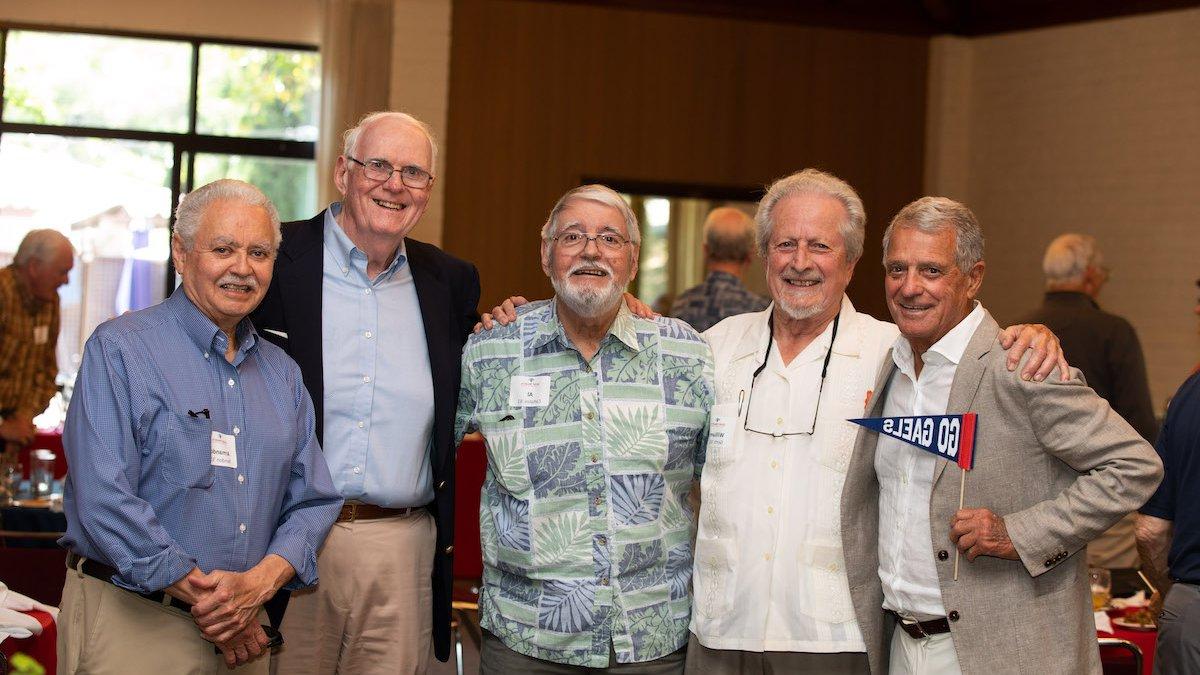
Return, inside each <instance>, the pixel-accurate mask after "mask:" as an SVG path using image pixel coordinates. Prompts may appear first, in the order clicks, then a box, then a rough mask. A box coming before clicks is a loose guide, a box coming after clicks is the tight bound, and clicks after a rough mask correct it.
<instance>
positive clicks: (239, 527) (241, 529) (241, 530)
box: [238, 523, 246, 532]
mask: <svg viewBox="0 0 1200 675" xmlns="http://www.w3.org/2000/svg"><path fill="white" fill-rule="evenodd" d="M245 531H246V524H245V523H242V524H241V525H238V532H245Z"/></svg>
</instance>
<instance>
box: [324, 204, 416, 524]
mask: <svg viewBox="0 0 1200 675" xmlns="http://www.w3.org/2000/svg"><path fill="white" fill-rule="evenodd" d="M340 211H341V204H340V203H334V204H332V205H331V206H330V207H329V209H328V210H326V212H325V237H324V239H325V257H324V263H323V267H322V269H323V272H322V275H323V280H322V283H321V303H322V304H321V322H322V325H321V343H322V344H321V348H322V353H323V354H324V368H323V370H324V378H325V381H324V383H325V437H324V439H323V441H324V443H323V445H324V449H325V461H326V462H328V463H329V472H330V474H332V475H333V483H334V485H336V486H337V488H338V490H339V491H341V493H342V496H343V497H345V498H346V499H348V500H355V501H361V502H365V503H367V504H375V505H377V506H385V507H390V508H400V507H405V506H423V505H425V504H428V503H429V502H432V501H433V469H432V467H431V466H430V459H429V455H430V448H431V446H432V442H433V377H432V375H431V374H430V367H429V350H428V347H427V345H426V343H425V324H424V323H423V322H422V320H421V307H420V304H419V303H418V301H417V289H416V286H415V285H414V284H413V276H412V268H411V267H409V265H408V264H407V263H408V259H407V256H406V255H405V251H404V245H403V244H401V246H400V250H399V251H397V253H396V258H395V259H394V260H393V261H392V263H391V265H389V266H388V268H387V269H385V270H384V271H382V272H380V273H379V275H378V276H376V277H375V278H374V279H370V278H368V277H367V256H366V254H365V253H363V252H362V251H360V250H359V249H358V248H357V247H356V246H355V245H354V243H353V242H351V241H350V238H349V237H347V236H346V233H345V232H344V231H342V228H341V226H340V225H338V223H337V220H336V219H335V218H336V216H337V214H338V213H339V212H340Z"/></svg>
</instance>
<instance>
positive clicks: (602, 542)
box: [596, 535, 608, 546]
mask: <svg viewBox="0 0 1200 675" xmlns="http://www.w3.org/2000/svg"><path fill="white" fill-rule="evenodd" d="M596 543H597V544H600V545H601V546H603V545H605V544H607V543H608V537H606V536H604V535H600V536H598V537H596Z"/></svg>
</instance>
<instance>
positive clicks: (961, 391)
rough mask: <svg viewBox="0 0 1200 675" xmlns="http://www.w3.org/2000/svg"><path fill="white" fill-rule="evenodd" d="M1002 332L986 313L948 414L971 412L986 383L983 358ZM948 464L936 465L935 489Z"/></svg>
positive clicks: (962, 363) (958, 377)
mask: <svg viewBox="0 0 1200 675" xmlns="http://www.w3.org/2000/svg"><path fill="white" fill-rule="evenodd" d="M999 333H1000V326H999V325H998V324H997V323H996V320H995V319H993V318H992V315H991V314H989V313H988V312H987V310H984V317H983V322H982V323H980V324H979V328H976V329H975V334H974V335H972V336H971V341H970V342H968V343H967V349H966V350H965V351H964V352H963V355H962V358H961V359H960V360H959V362H958V367H957V368H956V369H955V370H954V381H953V382H952V383H951V384H950V399H949V400H948V401H947V403H946V414H947V415H958V414H961V413H965V412H971V405H972V404H973V403H974V402H975V394H977V393H978V392H979V384H980V383H981V382H982V381H983V374H984V372H986V371H987V367H986V365H985V361H984V357H985V356H987V355H988V353H989V352H991V351H992V350H993V349H999V348H1000V343H999V342H997V341H996V336H997V335H998V334H999ZM949 464H950V462H938V463H937V468H936V469H935V470H934V473H933V485H934V487H937V482H938V480H939V479H941V477H942V474H943V473H944V472H945V471H946V467H947V466H948V465H949Z"/></svg>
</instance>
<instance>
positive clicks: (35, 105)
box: [0, 24, 321, 423]
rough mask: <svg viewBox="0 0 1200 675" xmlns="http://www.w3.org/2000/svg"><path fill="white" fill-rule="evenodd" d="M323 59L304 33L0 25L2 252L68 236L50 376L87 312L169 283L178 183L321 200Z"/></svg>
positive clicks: (284, 200)
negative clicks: (40, 237) (234, 37)
mask: <svg viewBox="0 0 1200 675" xmlns="http://www.w3.org/2000/svg"><path fill="white" fill-rule="evenodd" d="M320 72H321V68H320V55H319V54H318V53H317V51H316V50H315V49H314V48H312V47H309V46H303V45H277V44H258V43H246V42H237V43H234V42H219V41H213V40H201V39H196V38H187V37H165V36H151V35H124V34H95V33H73V32H65V31H59V30H54V29H30V28H22V27H15V26H5V25H3V24H0V92H2V93H3V99H2V108H0V264H4V265H6V264H8V263H9V262H10V261H11V259H12V256H13V254H14V253H15V252H16V249H17V245H18V244H19V243H20V241H21V238H22V237H24V235H25V233H26V232H28V231H29V230H31V229H35V228H43V227H51V228H55V229H57V230H59V231H61V232H62V233H63V234H65V235H67V236H68V237H69V238H70V239H71V242H72V243H73V244H74V245H75V249H76V251H77V253H78V257H77V258H76V265H75V269H74V271H72V273H71V279H70V283H69V284H68V285H67V286H65V287H63V288H62V289H61V290H60V297H61V299H62V330H61V333H60V335H59V343H58V361H59V371H60V379H62V380H64V381H69V380H70V379H71V378H73V376H74V372H75V370H76V369H77V366H78V362H79V355H80V354H81V353H82V350H83V344H84V342H85V341H86V340H87V338H88V336H89V335H90V334H91V332H92V330H93V329H94V328H95V327H96V326H97V325H99V324H100V323H101V322H103V321H105V320H107V319H109V318H111V317H112V316H115V315H116V314H119V313H120V312H123V311H126V310H130V309H140V308H142V307H146V306H149V305H151V304H154V303H156V302H158V301H160V300H162V299H163V297H164V296H165V294H166V293H167V292H169V290H170V289H171V288H173V286H174V275H173V274H171V273H170V263H169V257H170V255H169V254H170V245H169V244H170V237H169V231H170V230H169V226H170V222H171V217H172V211H173V206H174V204H176V203H177V202H178V199H179V196H180V195H182V194H185V193H187V192H188V191H190V190H191V189H193V187H196V186H199V185H203V184H204V183H208V182H210V181H213V180H216V179H218V178H225V177H228V178H239V179H241V180H245V181H249V182H251V183H254V184H255V185H257V186H259V187H260V188H261V189H262V190H263V191H264V192H265V193H266V194H267V196H269V197H271V199H272V200H273V201H275V204H276V206H277V207H278V208H279V213H280V216H281V217H282V218H283V219H284V220H288V219H296V218H301V217H308V216H309V215H311V214H312V213H314V212H315V211H316V207H317V203H316V202H317V188H316V165H315V162H314V157H315V151H316V139H317V128H318V119H317V115H318V110H319V108H320V100H319V99H320V88H321V82H320ZM51 423H52V422H51Z"/></svg>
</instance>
